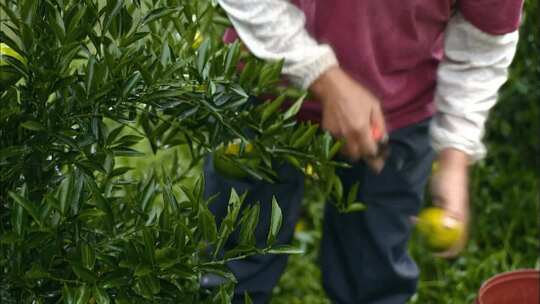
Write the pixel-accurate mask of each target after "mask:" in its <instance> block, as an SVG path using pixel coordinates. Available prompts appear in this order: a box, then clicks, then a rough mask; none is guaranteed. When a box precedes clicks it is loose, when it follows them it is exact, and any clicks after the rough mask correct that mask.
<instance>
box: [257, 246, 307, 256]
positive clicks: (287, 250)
mask: <svg viewBox="0 0 540 304" xmlns="http://www.w3.org/2000/svg"><path fill="white" fill-rule="evenodd" d="M266 253H269V254H304V250H302V249H300V248H297V247H293V246H290V245H277V246H273V247H272V248H270V249H269V250H267V251H266Z"/></svg>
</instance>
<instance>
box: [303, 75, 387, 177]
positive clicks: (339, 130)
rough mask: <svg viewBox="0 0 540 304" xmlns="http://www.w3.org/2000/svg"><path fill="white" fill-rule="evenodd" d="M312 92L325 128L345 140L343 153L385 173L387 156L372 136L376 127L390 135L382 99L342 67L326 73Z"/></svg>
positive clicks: (382, 132)
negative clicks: (320, 105)
mask: <svg viewBox="0 0 540 304" xmlns="http://www.w3.org/2000/svg"><path fill="white" fill-rule="evenodd" d="M310 90H311V91H312V92H313V93H314V94H315V95H316V97H317V98H318V99H319V100H320V102H321V103H322V106H323V111H322V127H323V128H324V129H326V130H328V131H329V132H330V133H331V134H332V135H334V136H335V137H337V138H339V139H344V140H345V146H344V148H343V151H342V152H343V153H344V154H345V155H346V156H347V157H349V158H350V159H351V160H353V161H356V160H358V159H360V158H363V159H365V161H366V162H367V163H368V165H369V166H370V167H371V168H372V169H373V170H374V171H375V172H379V171H380V170H382V168H383V166H384V156H383V155H379V153H378V151H377V142H376V139H374V138H373V135H372V128H375V129H377V130H378V133H380V134H386V126H385V122H384V116H383V113H382V110H381V106H380V103H379V101H378V99H377V98H376V97H375V96H373V94H371V92H369V90H367V89H366V88H365V87H363V86H362V85H360V84H359V83H357V82H356V81H355V80H353V79H352V78H351V77H350V76H348V75H347V74H346V73H345V72H344V71H343V70H342V69H341V68H339V67H332V68H330V69H329V70H328V71H326V72H325V73H324V74H323V75H321V76H320V77H319V78H318V79H317V80H316V81H315V82H314V83H313V84H312V85H311V87H310Z"/></svg>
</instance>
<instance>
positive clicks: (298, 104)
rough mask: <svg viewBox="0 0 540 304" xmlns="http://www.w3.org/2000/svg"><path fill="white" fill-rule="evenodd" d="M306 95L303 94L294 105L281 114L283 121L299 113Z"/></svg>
mask: <svg viewBox="0 0 540 304" xmlns="http://www.w3.org/2000/svg"><path fill="white" fill-rule="evenodd" d="M306 96H307V93H304V94H303V95H302V96H301V97H300V98H298V100H296V101H295V102H294V104H293V105H292V106H291V107H290V108H289V109H287V111H286V112H285V113H284V114H283V119H285V120H287V119H289V118H291V117H293V116H295V115H296V114H298V112H299V111H300V108H301V107H302V104H303V103H304V100H305V99H306Z"/></svg>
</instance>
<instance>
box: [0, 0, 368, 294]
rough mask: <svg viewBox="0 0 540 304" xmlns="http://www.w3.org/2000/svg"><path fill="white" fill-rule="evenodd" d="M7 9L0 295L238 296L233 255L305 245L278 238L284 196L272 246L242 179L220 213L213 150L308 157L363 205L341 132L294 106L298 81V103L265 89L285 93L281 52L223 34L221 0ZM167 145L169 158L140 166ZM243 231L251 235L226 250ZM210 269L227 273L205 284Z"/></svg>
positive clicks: (249, 168) (258, 158) (329, 181)
mask: <svg viewBox="0 0 540 304" xmlns="http://www.w3.org/2000/svg"><path fill="white" fill-rule="evenodd" d="M0 10H1V11H0V18H1V22H2V26H1V32H0V42H2V45H1V57H0V73H1V77H0V79H1V88H0V89H1V91H0V234H1V235H0V300H1V301H2V303H57V302H64V303H110V302H116V303H147V302H158V303H227V302H229V301H230V297H231V295H232V290H233V286H234V281H235V279H234V276H233V275H232V274H231V273H230V272H229V271H228V269H227V268H226V267H225V266H224V265H225V262H227V261H229V260H233V259H241V258H244V257H246V256H248V255H251V254H261V253H262V254H265V253H278V254H280V253H281V254H288V253H294V252H296V251H297V250H295V249H294V248H290V247H287V246H283V245H277V244H275V243H274V240H275V235H276V233H277V232H278V231H279V227H280V225H281V211H280V209H279V203H278V202H276V201H274V202H273V203H272V207H273V208H272V209H273V211H272V221H271V225H270V230H269V231H268V242H267V245H266V247H265V248H257V247H256V246H255V240H254V236H253V231H254V230H255V229H254V227H255V226H256V225H257V220H258V214H259V209H258V206H257V204H249V205H245V204H244V198H245V195H244V194H242V193H236V192H235V191H234V189H231V193H230V201H229V207H228V210H229V213H228V215H227V216H226V217H225V219H224V220H223V221H221V224H220V225H219V227H218V225H217V224H216V221H215V219H214V217H213V215H212V214H211V213H210V211H209V209H208V204H209V203H211V201H212V199H211V198H210V199H205V198H204V197H203V190H204V180H203V179H202V177H200V174H198V171H197V168H198V166H199V164H200V162H201V160H203V159H204V158H205V157H206V156H208V155H209V154H210V153H214V154H215V157H214V159H215V160H217V163H216V164H215V165H216V168H217V169H219V170H221V172H222V173H223V174H228V176H230V177H232V178H256V179H264V180H267V181H268V182H273V181H275V180H277V179H278V178H279V177H278V176H276V174H275V173H274V170H273V168H275V167H276V166H279V165H281V164H283V163H288V164H290V165H293V166H296V167H297V168H298V169H299V170H307V171H306V172H307V173H309V175H311V176H313V177H316V178H317V184H318V185H319V186H322V187H323V188H324V191H326V192H327V193H329V195H331V196H332V197H334V198H335V202H336V203H337V204H338V206H339V207H340V208H341V209H342V210H355V209H358V206H359V205H358V203H355V202H354V201H353V200H352V199H347V197H351V198H352V197H353V196H351V195H349V196H347V195H344V194H343V193H342V190H341V183H340V181H339V179H337V178H336V177H335V175H334V174H333V168H334V167H335V166H337V165H340V164H339V163H336V162H334V161H332V157H333V155H334V154H335V153H336V152H337V151H338V149H339V147H340V143H336V142H334V141H333V140H332V138H331V137H330V135H328V134H324V133H322V132H319V131H318V126H317V125H311V124H299V123H297V122H296V121H295V120H294V116H295V114H296V113H297V112H298V110H299V108H300V105H301V103H302V97H301V96H297V97H298V99H297V101H296V102H294V103H293V105H292V106H291V107H289V108H288V109H286V110H281V108H282V104H283V102H284V100H285V99H286V97H284V96H278V95H279V94H278V95H275V96H278V97H277V98H276V99H272V100H270V101H269V102H259V99H261V98H260V96H267V94H276V92H275V90H270V89H269V88H273V87H275V84H276V83H277V82H278V81H279V78H278V76H279V74H280V70H281V63H280V62H273V63H272V62H270V63H264V62H261V61H259V60H257V59H255V58H253V57H252V56H250V55H249V54H247V53H246V52H245V51H243V49H242V48H241V46H240V44H239V43H234V44H231V45H227V46H225V45H223V43H222V42H221V39H220V37H221V36H220V35H221V33H222V30H223V28H224V27H225V26H228V21H227V20H226V18H224V17H223V15H222V13H221V12H220V11H219V9H218V8H217V7H216V5H215V4H214V3H212V2H209V1H188V0H152V1H150V0H128V1H121V0H116V1H96V0H94V1H91V0H83V1H76V0H63V1H62V0H47V1H45V0H43V1H33V0H22V1H21V0H18V1H14V0H5V1H2V2H0ZM240 61H243V63H245V66H244V68H243V69H241V70H240V69H239V68H238V66H239V63H240ZM143 143H144V144H145V145H148V147H149V149H148V151H146V150H141V149H139V147H140V146H141V144H143ZM159 153H165V154H167V157H166V158H164V159H162V161H160V162H159V163H157V165H155V164H154V166H144V167H141V166H138V167H132V166H130V164H137V163H138V162H137V161H135V160H137V159H146V158H149V157H152V155H157V154H159ZM306 168H308V169H306ZM250 203H252V202H250ZM234 231H238V232H239V233H240V236H241V237H240V244H238V246H237V247H236V248H234V249H232V250H229V251H226V252H225V251H224V250H223V248H224V244H225V243H226V241H227V239H228V237H229V235H230V234H231V233H233V232H234ZM208 273H213V274H218V275H220V276H222V277H224V278H226V279H227V282H228V283H226V284H224V285H222V286H220V287H217V288H215V289H210V290H206V289H203V288H201V285H200V279H201V277H202V276H203V275H205V274H208ZM246 299H248V297H246Z"/></svg>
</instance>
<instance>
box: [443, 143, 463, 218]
mask: <svg viewBox="0 0 540 304" xmlns="http://www.w3.org/2000/svg"><path fill="white" fill-rule="evenodd" d="M438 163H439V170H440V173H441V174H442V176H439V177H438V182H439V183H448V182H451V183H453V184H452V185H445V186H442V185H440V186H439V187H440V188H445V189H454V190H453V191H451V193H446V195H444V197H445V199H443V200H442V201H441V202H440V203H441V207H442V208H444V209H445V211H446V213H447V215H448V216H450V217H453V218H455V219H457V220H460V221H462V222H467V221H468V217H469V200H468V178H469V164H470V156H469V155H468V154H467V153H465V152H464V151H461V150H458V149H454V148H447V149H443V150H442V151H440V152H439V155H438ZM441 186H442V187H441ZM448 195H450V196H448Z"/></svg>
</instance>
